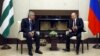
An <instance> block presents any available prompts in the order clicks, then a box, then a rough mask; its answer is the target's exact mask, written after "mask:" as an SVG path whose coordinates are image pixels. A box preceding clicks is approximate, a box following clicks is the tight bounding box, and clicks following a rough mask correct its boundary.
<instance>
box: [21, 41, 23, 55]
mask: <svg viewBox="0 0 100 56" xmlns="http://www.w3.org/2000/svg"><path fill="white" fill-rule="evenodd" d="M21 54H23V41H21Z"/></svg>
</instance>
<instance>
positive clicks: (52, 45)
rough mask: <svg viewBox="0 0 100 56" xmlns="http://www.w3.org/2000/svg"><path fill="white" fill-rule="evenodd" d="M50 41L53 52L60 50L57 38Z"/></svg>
mask: <svg viewBox="0 0 100 56" xmlns="http://www.w3.org/2000/svg"><path fill="white" fill-rule="evenodd" d="M50 39H51V47H50V50H52V51H56V50H58V47H57V43H58V39H57V37H50Z"/></svg>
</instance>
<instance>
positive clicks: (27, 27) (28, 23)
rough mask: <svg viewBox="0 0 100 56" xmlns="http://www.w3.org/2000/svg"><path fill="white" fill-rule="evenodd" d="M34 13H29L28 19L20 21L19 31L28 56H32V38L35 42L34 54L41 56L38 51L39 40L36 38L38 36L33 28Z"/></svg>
mask: <svg viewBox="0 0 100 56" xmlns="http://www.w3.org/2000/svg"><path fill="white" fill-rule="evenodd" d="M35 26H36V25H35V13H34V12H32V11H30V12H29V15H28V18H25V19H22V22H21V31H22V32H23V33H24V34H23V36H24V37H25V38H26V41H27V45H28V53H29V55H30V56H32V55H33V54H32V42H33V41H32V38H34V39H35V42H36V50H35V52H36V53H39V54H42V52H41V51H40V50H39V48H40V38H39V37H38V34H37V33H36V27H35Z"/></svg>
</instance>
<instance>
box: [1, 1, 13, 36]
mask: <svg viewBox="0 0 100 56" xmlns="http://www.w3.org/2000/svg"><path fill="white" fill-rule="evenodd" d="M13 16H14V11H13V3H12V0H4V1H3V6H2V14H1V19H0V34H1V35H3V36H4V37H7V36H8V35H9V32H10V28H11V26H12V24H13V23H14V17H13Z"/></svg>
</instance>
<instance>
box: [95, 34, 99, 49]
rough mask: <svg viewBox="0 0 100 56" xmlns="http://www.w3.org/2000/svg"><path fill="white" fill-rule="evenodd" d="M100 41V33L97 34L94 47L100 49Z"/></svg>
mask: <svg viewBox="0 0 100 56" xmlns="http://www.w3.org/2000/svg"><path fill="white" fill-rule="evenodd" d="M99 41H100V33H98V34H97V35H96V45H94V46H93V48H95V49H100V45H99Z"/></svg>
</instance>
